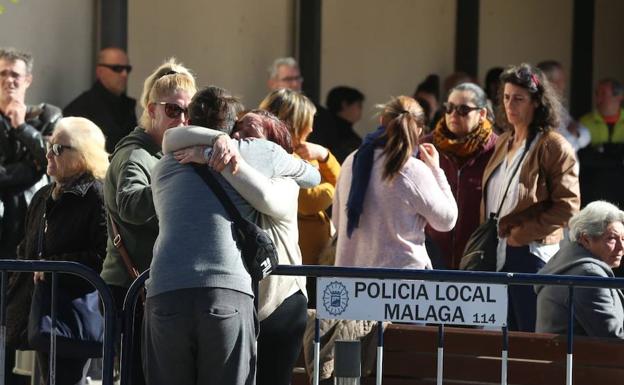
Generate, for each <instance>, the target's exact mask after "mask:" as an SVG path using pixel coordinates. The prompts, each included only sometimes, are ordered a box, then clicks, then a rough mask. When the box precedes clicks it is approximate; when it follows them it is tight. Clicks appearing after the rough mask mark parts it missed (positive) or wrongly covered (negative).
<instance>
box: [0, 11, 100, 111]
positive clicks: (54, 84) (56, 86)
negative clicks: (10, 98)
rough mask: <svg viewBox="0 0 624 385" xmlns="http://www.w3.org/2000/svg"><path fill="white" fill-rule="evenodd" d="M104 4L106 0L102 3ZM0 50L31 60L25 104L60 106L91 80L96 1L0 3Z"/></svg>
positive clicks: (83, 88) (87, 85) (86, 86)
mask: <svg viewBox="0 0 624 385" xmlns="http://www.w3.org/2000/svg"><path fill="white" fill-rule="evenodd" d="M104 1H105V0H104ZM0 4H2V5H3V6H4V7H5V12H4V13H3V14H2V15H0V46H2V47H7V46H8V47H15V48H17V49H20V50H24V51H28V52H30V53H32V54H33V56H34V58H35V65H34V69H33V84H32V85H31V87H30V90H29V91H28V94H27V102H28V103H33V104H34V103H39V102H42V101H45V102H48V103H52V104H55V105H58V106H59V107H64V106H65V105H66V104H67V103H68V102H70V101H71V100H72V99H73V98H75V97H76V96H77V95H78V94H79V93H80V92H82V91H84V90H85V89H87V88H89V87H90V85H91V82H92V81H93V62H94V56H95V53H94V52H95V48H94V47H95V45H94V44H95V40H96V39H95V27H94V26H95V0H29V1H27V0H21V1H19V2H18V3H17V4H14V3H13V2H11V1H9V0H0Z"/></svg>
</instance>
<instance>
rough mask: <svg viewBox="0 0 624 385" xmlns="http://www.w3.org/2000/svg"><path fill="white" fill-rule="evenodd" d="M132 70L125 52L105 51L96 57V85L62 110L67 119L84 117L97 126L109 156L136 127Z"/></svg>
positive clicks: (113, 49)
mask: <svg viewBox="0 0 624 385" xmlns="http://www.w3.org/2000/svg"><path fill="white" fill-rule="evenodd" d="M131 70H132V66H131V65H130V64H129V61H128V56H127V55H126V53H125V52H124V51H123V50H122V49H120V48H114V47H110V48H104V49H103V50H101V51H100V53H99V54H98V57H97V65H96V68H95V78H96V81H95V83H94V84H93V86H92V87H91V89H89V90H88V91H86V92H83V93H82V94H81V95H80V96H78V97H77V98H76V99H74V101H72V102H71V103H69V105H68V106H67V107H65V109H64V110H63V115H65V116H82V117H85V118H87V119H90V120H92V121H93V122H94V123H95V124H97V125H98V126H99V127H100V129H101V130H102V132H104V135H105V136H106V151H107V152H109V153H112V152H113V150H114V149H115V145H116V144H117V142H119V140H120V139H121V138H123V137H124V136H126V135H128V133H130V131H132V129H133V128H134V127H135V126H136V125H137V119H136V114H135V111H134V108H135V105H136V100H134V99H132V98H129V97H128V96H126V86H127V83H128V75H129V74H130V71H131Z"/></svg>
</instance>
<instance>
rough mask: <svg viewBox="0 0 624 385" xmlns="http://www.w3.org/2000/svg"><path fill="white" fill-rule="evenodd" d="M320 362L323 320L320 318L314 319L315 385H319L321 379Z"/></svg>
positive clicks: (313, 374)
mask: <svg viewBox="0 0 624 385" xmlns="http://www.w3.org/2000/svg"><path fill="white" fill-rule="evenodd" d="M320 360H321V320H319V319H318V318H315V319H314V373H312V376H313V377H314V379H313V383H314V385H319V378H320V375H321V373H320V372H319V371H320Z"/></svg>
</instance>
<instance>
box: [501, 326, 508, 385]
mask: <svg viewBox="0 0 624 385" xmlns="http://www.w3.org/2000/svg"><path fill="white" fill-rule="evenodd" d="M502 330H503V350H502V352H501V385H507V363H508V360H509V333H507V326H503V327H502Z"/></svg>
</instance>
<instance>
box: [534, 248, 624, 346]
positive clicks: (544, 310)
mask: <svg viewBox="0 0 624 385" xmlns="http://www.w3.org/2000/svg"><path fill="white" fill-rule="evenodd" d="M538 274H562V275H581V276H593V277H605V278H606V277H613V276H614V275H613V271H612V270H611V268H610V267H609V265H607V264H606V263H604V262H603V261H601V260H600V259H598V258H597V257H595V256H593V255H592V254H591V253H590V252H589V251H588V250H587V249H585V248H584V247H582V246H581V245H579V244H577V243H572V242H564V243H563V244H562V247H561V249H560V250H559V252H557V254H555V255H554V256H553V257H552V258H551V260H550V261H548V263H547V264H546V265H545V266H544V267H543V268H542V269H541V270H540V271H539V272H538ZM535 292H536V293H537V320H536V325H535V331H536V332H539V333H557V334H565V333H567V330H568V311H569V310H568V309H569V301H568V287H567V286H553V285H535ZM623 300H624V297H623V295H622V292H621V291H620V290H617V289H605V288H577V289H575V290H574V334H577V335H587V336H592V337H617V338H624V309H623V308H622V303H623Z"/></svg>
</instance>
